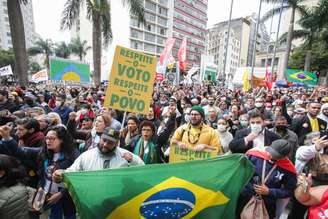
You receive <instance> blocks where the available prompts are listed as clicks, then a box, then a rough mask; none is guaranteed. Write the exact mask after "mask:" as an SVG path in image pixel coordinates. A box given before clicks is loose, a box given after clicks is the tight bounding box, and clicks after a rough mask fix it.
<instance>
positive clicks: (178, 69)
mask: <svg viewBox="0 0 328 219" xmlns="http://www.w3.org/2000/svg"><path fill="white" fill-rule="evenodd" d="M175 81H176V84H177V85H179V84H180V66H179V61H177V67H176V80H175Z"/></svg>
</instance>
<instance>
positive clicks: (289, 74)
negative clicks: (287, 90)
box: [285, 69, 318, 86]
mask: <svg viewBox="0 0 328 219" xmlns="http://www.w3.org/2000/svg"><path fill="white" fill-rule="evenodd" d="M285 75H286V78H287V81H288V82H293V83H302V84H304V85H306V86H316V85H317V81H318V79H317V75H316V73H313V72H309V71H303V70H297V69H286V71H285Z"/></svg>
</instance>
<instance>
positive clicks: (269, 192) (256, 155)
mask: <svg viewBox="0 0 328 219" xmlns="http://www.w3.org/2000/svg"><path fill="white" fill-rule="evenodd" d="M290 151H291V147H290V145H289V143H288V142H287V141H286V140H283V139H279V140H276V141H274V142H272V144H271V145H270V146H269V147H265V150H264V151H263V150H260V149H259V148H254V149H251V150H249V151H247V153H246V155H247V156H248V159H249V160H250V161H251V162H252V163H253V165H254V166H255V173H254V175H253V177H252V179H251V180H250V182H249V183H248V184H247V185H246V186H245V188H244V189H243V191H242V192H241V194H240V196H239V200H238V205H237V217H238V216H239V215H240V214H242V211H243V208H244V207H245V206H246V204H247V203H248V201H249V200H250V199H251V198H252V197H253V196H255V195H256V194H257V195H260V196H261V197H262V199H263V200H264V204H265V208H266V210H267V211H268V214H269V217H270V219H273V218H275V217H276V210H277V209H276V201H277V199H283V198H289V197H292V195H293V192H294V189H295V188H296V182H297V178H296V170H295V167H294V165H293V164H292V163H291V161H290V160H289V159H288V158H287V156H288V154H289V153H290Z"/></svg>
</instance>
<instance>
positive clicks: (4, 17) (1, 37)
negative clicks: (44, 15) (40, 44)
mask: <svg viewBox="0 0 328 219" xmlns="http://www.w3.org/2000/svg"><path fill="white" fill-rule="evenodd" d="M21 10H22V16H23V21H24V31H25V43H26V48H30V47H32V46H33V43H34V41H35V39H36V36H37V35H36V33H35V24H34V17H33V7H32V0H30V1H28V3H27V4H26V5H24V4H21ZM0 27H1V28H0V48H2V49H5V50H7V49H11V48H12V47H13V45H12V40H11V33H10V26H9V17H8V9H7V0H0Z"/></svg>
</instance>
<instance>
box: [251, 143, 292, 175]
mask: <svg viewBox="0 0 328 219" xmlns="http://www.w3.org/2000/svg"><path fill="white" fill-rule="evenodd" d="M246 155H252V156H254V157H258V158H261V159H263V160H270V158H269V156H268V154H267V152H266V151H260V150H258V149H256V148H253V149H251V150H248V151H247V152H246ZM274 163H275V164H276V165H277V166H278V167H280V168H282V169H284V170H287V171H288V172H291V173H294V174H295V175H296V169H295V166H294V165H293V163H292V162H291V161H290V160H289V159H288V158H283V159H279V160H276V161H275V162H274Z"/></svg>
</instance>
